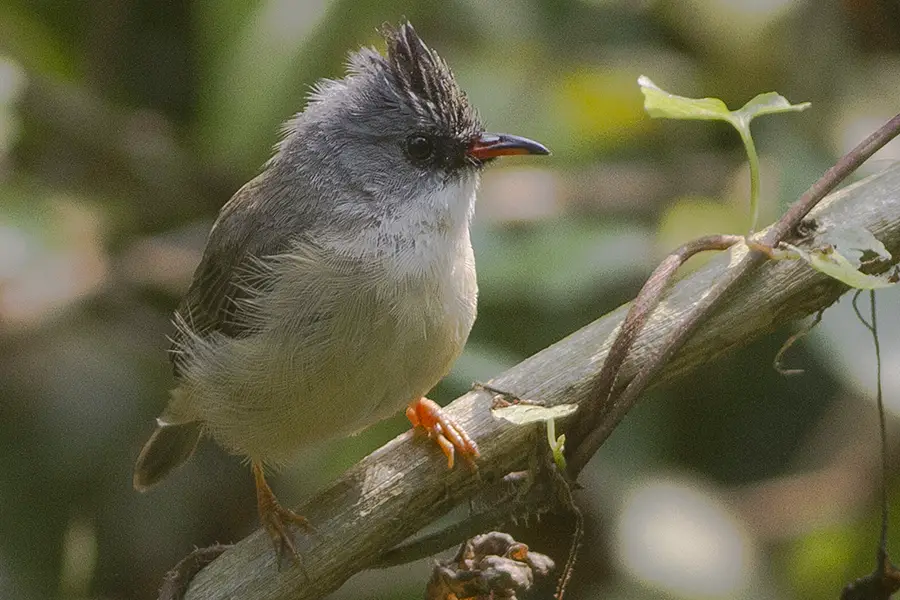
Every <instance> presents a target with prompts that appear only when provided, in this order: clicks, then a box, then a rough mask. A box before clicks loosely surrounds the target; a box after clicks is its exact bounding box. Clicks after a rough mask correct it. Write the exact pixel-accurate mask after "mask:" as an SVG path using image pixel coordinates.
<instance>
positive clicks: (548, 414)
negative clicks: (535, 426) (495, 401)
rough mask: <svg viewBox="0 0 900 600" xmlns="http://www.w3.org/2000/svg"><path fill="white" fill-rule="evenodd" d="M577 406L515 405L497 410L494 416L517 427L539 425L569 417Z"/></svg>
mask: <svg viewBox="0 0 900 600" xmlns="http://www.w3.org/2000/svg"><path fill="white" fill-rule="evenodd" d="M577 408H578V405H577V404H557V405H556V406H538V405H536V404H525V403H519V404H513V405H512V406H504V407H503V408H497V409H495V410H494V411H493V412H494V416H497V417H500V418H501V419H506V420H507V421H509V422H510V423H515V424H516V425H525V424H528V423H537V422H540V421H547V420H550V419H558V418H562V417H567V416H569V415H571V414H572V413H574V412H575V410H576V409H577Z"/></svg>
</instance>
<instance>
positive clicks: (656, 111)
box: [638, 75, 731, 121]
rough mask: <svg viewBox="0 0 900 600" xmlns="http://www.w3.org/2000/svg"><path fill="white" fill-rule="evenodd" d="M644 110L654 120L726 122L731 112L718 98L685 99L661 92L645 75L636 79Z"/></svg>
mask: <svg viewBox="0 0 900 600" xmlns="http://www.w3.org/2000/svg"><path fill="white" fill-rule="evenodd" d="M638 85H639V86H641V92H643V94H644V109H645V110H646V111H647V114H649V115H650V116H651V117H653V118H655V119H704V120H707V121H711V120H722V121H728V120H730V119H731V112H730V111H729V110H728V107H727V106H725V103H724V102H722V101H721V100H719V99H718V98H685V97H684V96H676V95H675V94H670V93H669V92H667V91H665V90H663V89H662V88H660V87H659V86H658V85H656V84H655V83H653V82H652V81H650V78H649V77H647V76H646V75H641V76H640V77H638Z"/></svg>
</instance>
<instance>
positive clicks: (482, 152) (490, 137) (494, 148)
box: [468, 133, 550, 160]
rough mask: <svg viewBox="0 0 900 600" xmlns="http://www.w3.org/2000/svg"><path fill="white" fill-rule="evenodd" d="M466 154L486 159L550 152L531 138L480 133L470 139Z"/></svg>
mask: <svg viewBox="0 0 900 600" xmlns="http://www.w3.org/2000/svg"><path fill="white" fill-rule="evenodd" d="M468 154H469V156H471V157H472V158H475V159H477V160H488V159H491V158H496V157H498V156H510V155H513V154H550V151H549V150H547V148H545V147H544V146H543V145H541V144H538V143H537V142H535V141H533V140H529V139H528V138H523V137H519V136H517V135H509V134H506V133H482V134H481V135H480V136H478V137H477V138H475V139H474V140H472V143H471V145H470V146H469V152H468Z"/></svg>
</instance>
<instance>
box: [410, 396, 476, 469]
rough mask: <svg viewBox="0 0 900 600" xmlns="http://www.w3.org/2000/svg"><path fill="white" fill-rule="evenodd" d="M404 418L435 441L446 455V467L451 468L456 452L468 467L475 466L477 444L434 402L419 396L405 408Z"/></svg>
mask: <svg viewBox="0 0 900 600" xmlns="http://www.w3.org/2000/svg"><path fill="white" fill-rule="evenodd" d="M406 418H407V419H409V422H410V423H412V425H413V427H422V428H423V429H424V430H425V431H426V432H428V437H430V438H431V439H433V440H434V441H435V442H437V444H438V446H440V448H441V451H442V452H443V453H444V455H445V456H446V457H447V468H448V469H452V468H453V465H454V462H455V458H456V453H457V452H459V454H460V456H461V457H462V458H463V460H465V461H466V463H467V464H468V465H469V466H470V467H473V468H474V467H475V459H476V458H478V457H479V456H480V454H479V452H478V445H477V444H476V443H475V441H474V440H473V439H472V438H470V437H469V436H468V434H467V433H466V431H465V430H464V429H463V428H462V427H461V426H460V425H459V424H458V423H457V422H456V421H454V420H453V419H451V418H450V417H449V416H448V415H447V413H445V412H444V411H443V410H442V409H441V407H440V406H438V404H437V403H436V402H433V401H431V400H429V399H428V398H424V397H423V398H419V399H418V400H416V401H415V402H413V403H411V404H410V405H409V407H408V408H407V409H406Z"/></svg>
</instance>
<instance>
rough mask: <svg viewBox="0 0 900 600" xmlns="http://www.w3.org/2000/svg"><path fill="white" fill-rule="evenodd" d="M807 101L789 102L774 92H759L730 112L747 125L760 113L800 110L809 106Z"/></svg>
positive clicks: (769, 113)
mask: <svg viewBox="0 0 900 600" xmlns="http://www.w3.org/2000/svg"><path fill="white" fill-rule="evenodd" d="M810 106H811V104H810V103H809V102H801V103H800V104H791V103H790V102H788V100H787V98H785V97H784V96H782V95H780V94H776V93H775V92H766V93H764V94H759V95H758V96H756V97H755V98H753V99H752V100H750V101H749V102H748V103H747V104H745V105H743V106H742V107H740V108H739V109H738V110H736V111H734V112H733V113H732V114H733V115H734V116H735V117H736V118H738V119H740V120H741V121H742V122H745V123H747V124H748V125H749V123H750V121H751V120H752V119H753V118H754V117H758V116H760V115H773V114H776V113H783V112H800V111H803V110H806V109H807V108H809V107H810Z"/></svg>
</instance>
